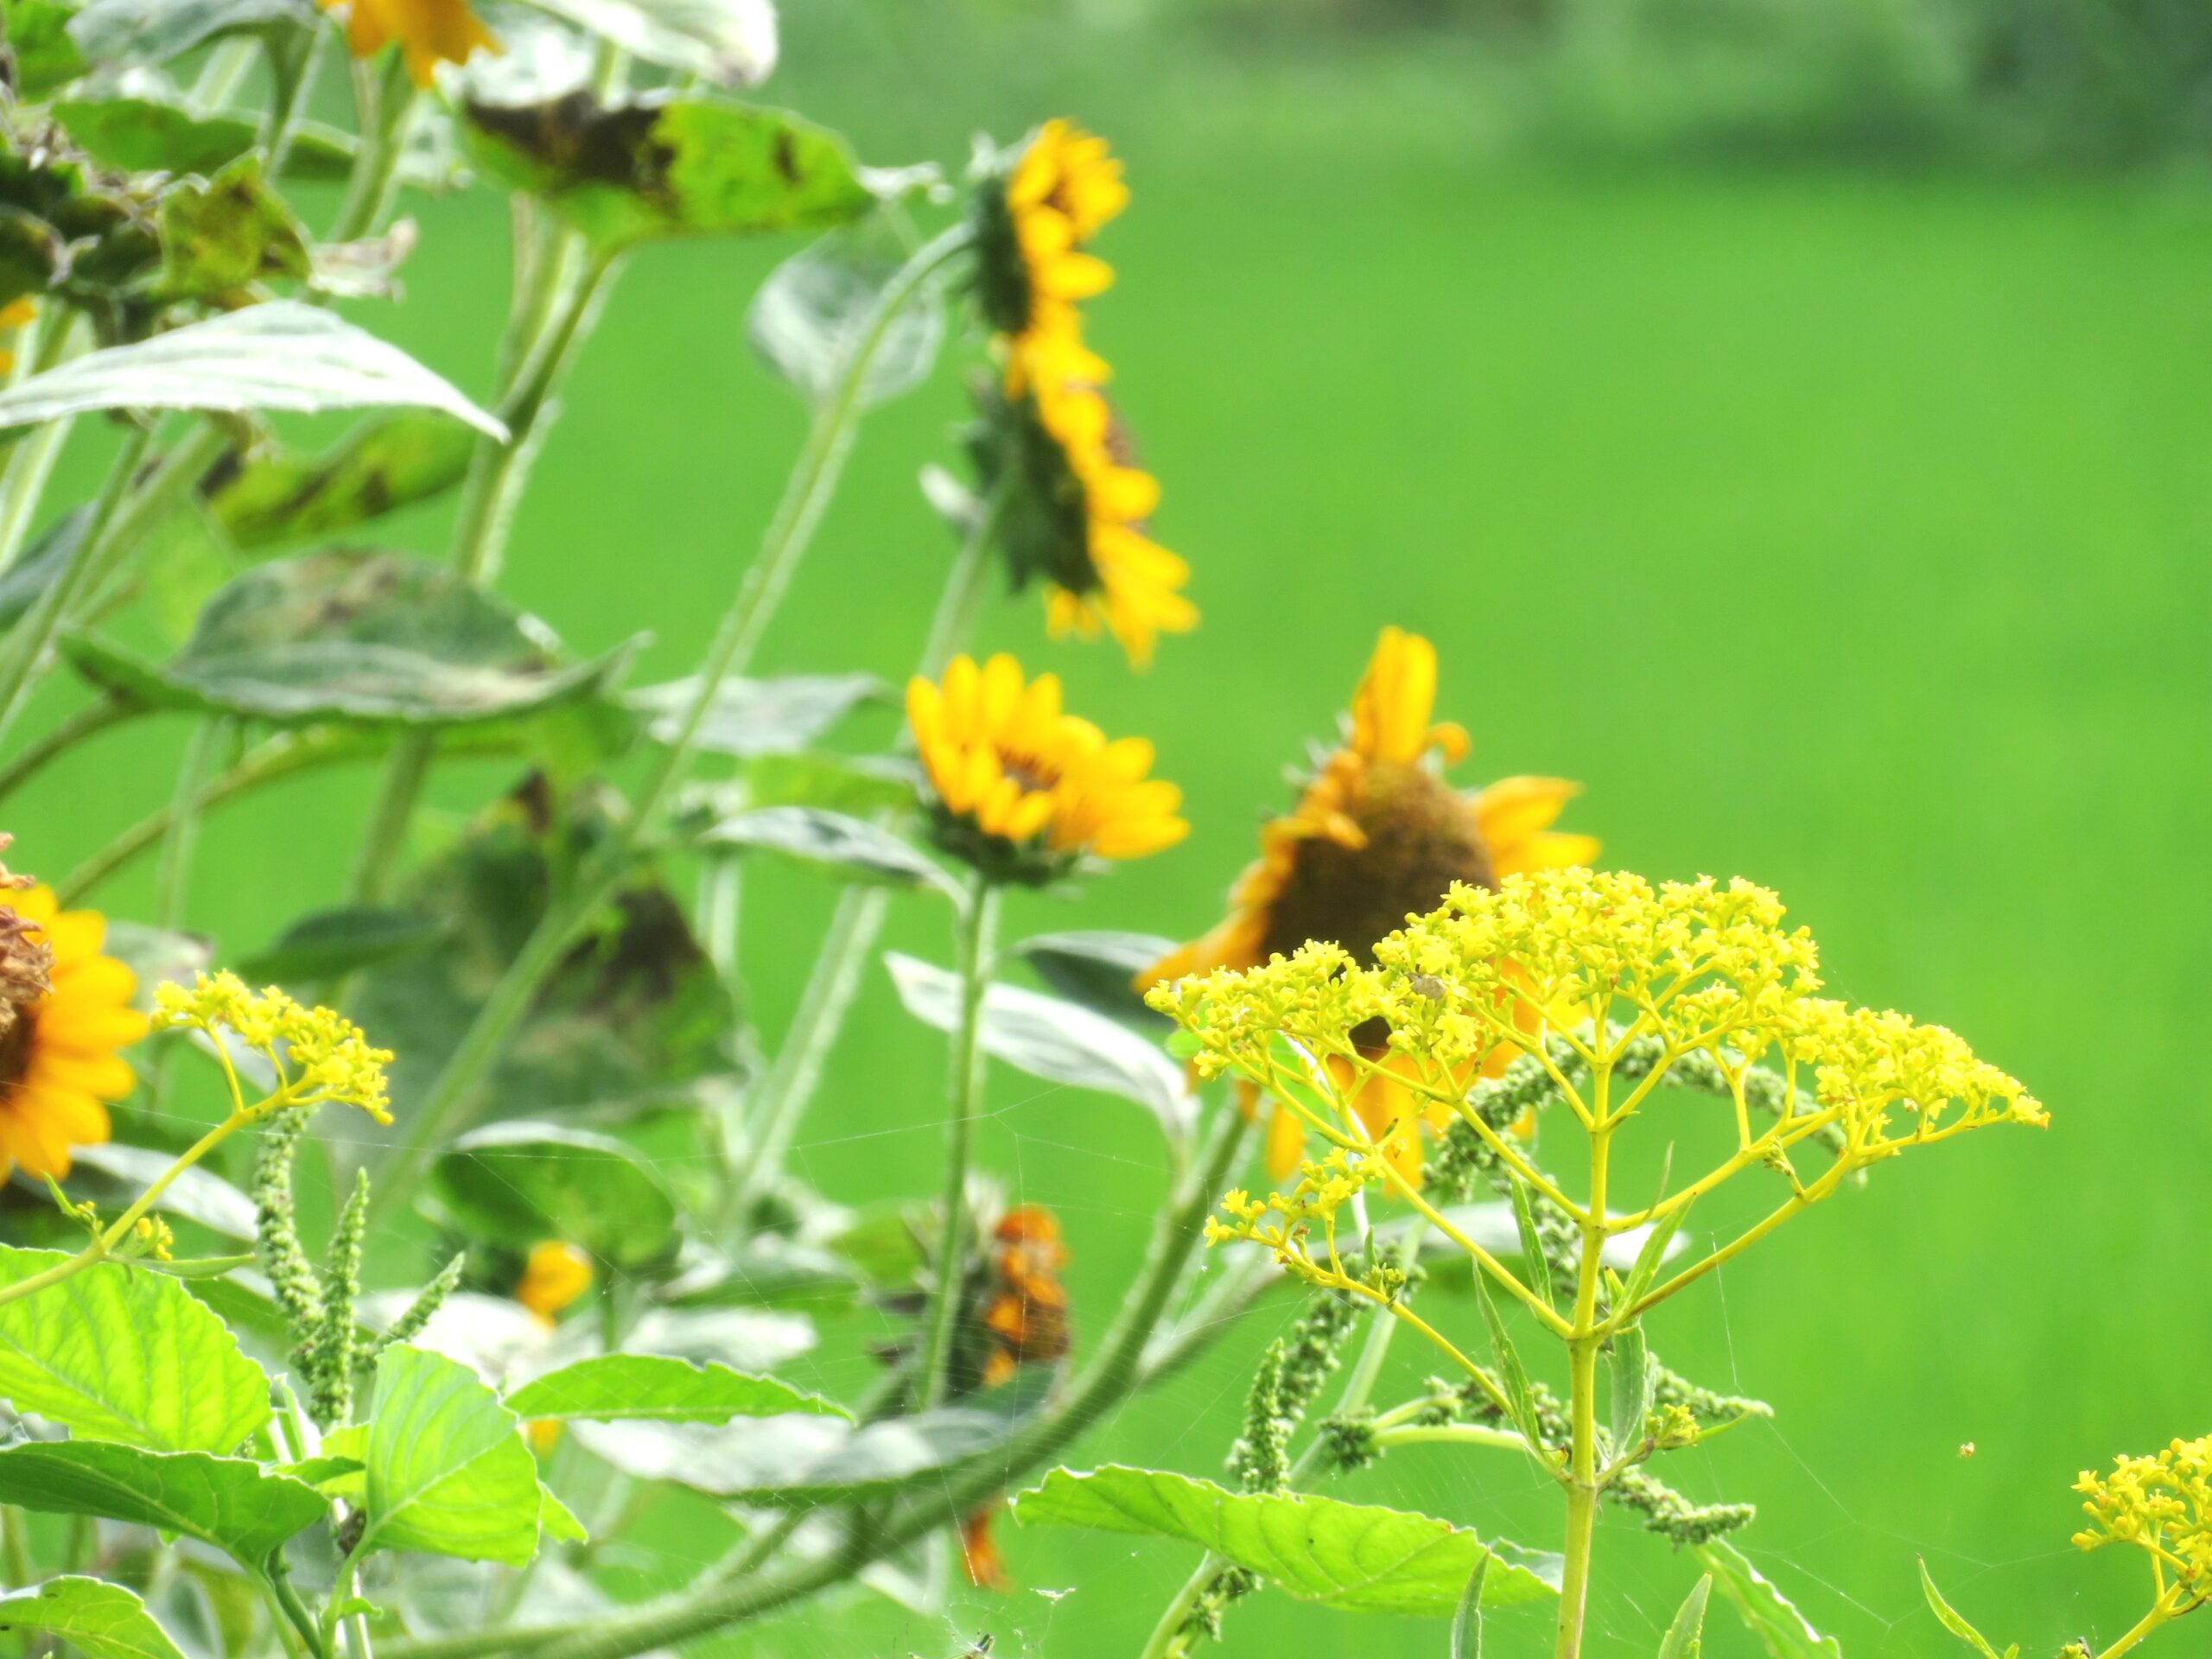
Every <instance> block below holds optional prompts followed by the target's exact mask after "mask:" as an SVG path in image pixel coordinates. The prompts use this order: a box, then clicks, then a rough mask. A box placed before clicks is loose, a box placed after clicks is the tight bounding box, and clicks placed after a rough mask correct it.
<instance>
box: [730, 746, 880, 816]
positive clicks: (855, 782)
mask: <svg viewBox="0 0 2212 1659" xmlns="http://www.w3.org/2000/svg"><path fill="white" fill-rule="evenodd" d="M920 783H921V773H920V772H918V771H917V770H916V768H915V766H914V763H913V762H912V761H911V760H906V759H905V758H904V757H901V756H898V755H870V754H822V753H813V754H763V755H758V756H755V757H754V758H753V760H748V761H747V762H746V763H745V767H744V770H743V771H742V772H741V773H740V774H739V778H738V781H737V782H736V783H735V784H734V785H725V786H724V791H723V792H724V793H725V794H726V795H727V796H728V797H734V798H735V799H734V803H733V805H732V807H731V809H730V810H743V809H746V808H758V807H766V806H810V807H820V808H822V809H823V810H826V811H830V812H843V813H847V814H849V815H852V816H855V817H858V816H860V815H862V814H871V813H877V812H888V811H898V812H904V811H908V810H912V808H913V807H914V805H915V804H916V803H917V801H918V798H919V794H920V789H919V786H920Z"/></svg>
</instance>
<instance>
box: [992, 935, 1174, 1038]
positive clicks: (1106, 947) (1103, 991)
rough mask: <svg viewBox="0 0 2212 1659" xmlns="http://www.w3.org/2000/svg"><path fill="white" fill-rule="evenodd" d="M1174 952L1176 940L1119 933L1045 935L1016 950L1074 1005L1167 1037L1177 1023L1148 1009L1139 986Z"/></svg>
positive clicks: (1039, 974) (1041, 976)
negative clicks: (1076, 1004) (1139, 983)
mask: <svg viewBox="0 0 2212 1659" xmlns="http://www.w3.org/2000/svg"><path fill="white" fill-rule="evenodd" d="M1174 948H1175V941H1174V940H1173V939H1166V938H1160V936H1159V935H1158V934H1156V933H1119V932H1073V933H1039V934H1035V935H1033V936H1032V937H1031V938H1026V939H1024V940H1022V941H1021V943H1020V944H1017V945H1015V946H1014V950H1015V951H1016V952H1017V953H1018V954H1019V955H1020V957H1022V958H1023V959H1024V960H1025V961H1027V963H1029V965H1030V966H1031V967H1033V968H1034V969H1036V970H1037V973H1038V976H1039V978H1041V979H1042V980H1043V981H1044V982H1046V984H1047V985H1049V986H1051V987H1052V988H1053V989H1054V990H1055V991H1057V992H1058V993H1059V994H1060V995H1062V996H1065V997H1066V998H1067V999H1068V1001H1071V1002H1079V1003H1081V1004H1082V1005H1083V1006H1084V1007H1086V1008H1089V1009H1090V1010H1091V1011H1092V1012H1093V1013H1094V1014H1105V1015H1107V1016H1108V1017H1109V1018H1110V1019H1115V1020H1122V1021H1123V1022H1125V1023H1127V1024H1131V1025H1135V1026H1136V1027H1140V1028H1141V1029H1146V1030H1159V1031H1162V1032H1165V1031H1166V1029H1168V1028H1169V1027H1172V1026H1173V1021H1171V1020H1169V1019H1168V1018H1167V1016H1166V1015H1165V1014H1154V1012H1153V1011H1152V1010H1151V1009H1150V1008H1148V1007H1146V1006H1145V1002H1144V995H1143V993H1142V992H1141V991H1139V990H1138V989H1137V981H1138V980H1139V978H1140V977H1141V976H1143V975H1145V974H1146V973H1147V972H1148V971H1149V970H1150V969H1151V967H1152V965H1153V964H1154V963H1156V962H1158V961H1159V960H1160V958H1161V957H1165V956H1166V954H1167V953H1168V952H1169V951H1170V950H1173V949H1174Z"/></svg>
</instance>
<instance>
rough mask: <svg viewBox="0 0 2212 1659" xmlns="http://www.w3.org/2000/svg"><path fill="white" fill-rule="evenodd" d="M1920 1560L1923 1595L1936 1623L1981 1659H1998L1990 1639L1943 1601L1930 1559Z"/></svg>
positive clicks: (1963, 1615) (1922, 1558) (1922, 1557)
mask: <svg viewBox="0 0 2212 1659" xmlns="http://www.w3.org/2000/svg"><path fill="white" fill-rule="evenodd" d="M1919 1560H1920V1589H1921V1593H1922V1594H1923V1595H1925V1596H1926V1597H1927V1598H1928V1607H1929V1611H1931V1612H1933V1613H1934V1614H1935V1615H1936V1623H1937V1624H1941V1625H1942V1627H1943V1628H1944V1629H1945V1630H1948V1631H1949V1632H1950V1633H1951V1634H1952V1635H1953V1636H1955V1637H1958V1638H1959V1640H1960V1641H1961V1642H1963V1643H1966V1644H1967V1646H1968V1647H1970V1648H1972V1649H1974V1651H1975V1652H1976V1653H1978V1654H1980V1656H1981V1659H1997V1649H1995V1648H1993V1647H1992V1646H1991V1645H1990V1644H1989V1638H1988V1637H1986V1636H1984V1635H1983V1634H1982V1633H1981V1632H1980V1630H1976V1629H1974V1626H1973V1625H1972V1624H1968V1623H1967V1618H1966V1615H1965V1614H1963V1613H1961V1612H1960V1611H1959V1610H1958V1609H1957V1608H1955V1607H1954V1606H1952V1605H1951V1604H1950V1603H1949V1602H1948V1601H1946V1600H1944V1599H1943V1592H1942V1591H1940V1590H1938V1589H1937V1588H1936V1580H1934V1579H1933V1578H1931V1577H1929V1573H1928V1558H1927V1557H1926V1556H1924V1555H1923V1556H1921V1557H1920V1558H1919Z"/></svg>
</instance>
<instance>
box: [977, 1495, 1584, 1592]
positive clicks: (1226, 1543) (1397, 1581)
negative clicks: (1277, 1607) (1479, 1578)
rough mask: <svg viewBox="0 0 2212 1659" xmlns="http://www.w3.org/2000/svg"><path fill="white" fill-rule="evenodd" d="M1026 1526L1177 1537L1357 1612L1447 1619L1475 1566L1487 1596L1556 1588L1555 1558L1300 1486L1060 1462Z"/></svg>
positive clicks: (1020, 1502)
mask: <svg viewBox="0 0 2212 1659" xmlns="http://www.w3.org/2000/svg"><path fill="white" fill-rule="evenodd" d="M1014 1518H1015V1519H1016V1520H1017V1521H1019V1522H1021V1524H1022V1525H1024V1526H1026V1527H1033V1526H1060V1527H1096V1528H1099V1529H1103V1530H1105V1531H1109V1532H1133V1533H1140V1534H1144V1535H1149V1536H1152V1537H1157V1538H1179V1539H1181V1540H1183V1541H1185V1542H1186V1543H1193V1544H1198V1545H1200V1546H1202V1547H1203V1548H1207V1549H1211V1550H1212V1551H1213V1552H1214V1553H1215V1554H1219V1555H1223V1556H1225V1557H1227V1558H1228V1559H1229V1560H1231V1561H1234V1562H1235V1563H1236V1565H1237V1566H1239V1567H1244V1568H1246V1569H1247V1570H1249V1571H1250V1572H1253V1573H1258V1574H1259V1575H1260V1576H1261V1577H1262V1578H1264V1579H1266V1580H1268V1581H1269V1582H1271V1583H1273V1584H1274V1585H1276V1586H1279V1587H1280V1588H1281V1589H1282V1590H1284V1591H1286V1592H1288V1593H1289V1594H1291V1595H1294V1596H1296V1597H1297V1598H1299V1599H1300V1600H1302V1601H1314V1602H1319V1603H1320V1604H1321V1605H1323V1606H1326V1607H1335V1608H1338V1609H1340V1610H1342V1611H1345V1612H1352V1613H1398V1614H1403V1615H1407V1616H1410V1617H1414V1618H1451V1617H1452V1614H1453V1613H1454V1612H1455V1611H1457V1610H1458V1608H1459V1599H1460V1596H1461V1595H1462V1594H1463V1593H1464V1592H1465V1589H1466V1586H1467V1580H1468V1579H1469V1578H1470V1577H1471V1575H1472V1574H1473V1573H1474V1570H1475V1567H1476V1565H1477V1563H1478V1562H1480V1561H1482V1560H1485V1559H1488V1560H1490V1561H1491V1567H1490V1571H1489V1572H1488V1573H1487V1574H1486V1575H1485V1576H1484V1584H1483V1602H1484V1605H1485V1606H1490V1607H1510V1606H1514V1605H1519V1604H1521V1603H1523V1602H1531V1601H1541V1600H1543V1599H1545V1598H1547V1597H1548V1596H1554V1595H1556V1594H1557V1593H1558V1592H1559V1586H1558V1582H1557V1577H1558V1573H1557V1568H1558V1558H1557V1557H1555V1556H1541V1555H1532V1554H1529V1553H1528V1552H1524V1551H1522V1550H1520V1549H1518V1548H1516V1547H1514V1546H1512V1545H1510V1544H1487V1545H1486V1544H1484V1542H1483V1541H1482V1540H1481V1539H1480V1538H1479V1537H1478V1536H1477V1535H1475V1533H1474V1532H1473V1531H1472V1530H1471V1529H1468V1528H1465V1527H1455V1526H1453V1525H1452V1523H1451V1522H1448V1521H1440V1520H1438V1519H1437V1518H1436V1517H1435V1516H1427V1515H1414V1514H1411V1513H1409V1512H1408V1511H1406V1510H1389V1509H1382V1508H1378V1507H1376V1506H1374V1505H1370V1504H1363V1503H1341V1502H1339V1501H1338V1500H1337V1499H1335V1498H1331V1497H1313V1496H1311V1495H1309V1494H1303V1493H1284V1494H1281V1495H1276V1494H1271V1493H1243V1492H1232V1491H1227V1490H1226V1489H1224V1488H1223V1487H1220V1486H1217V1485H1215V1484H1213V1483H1212V1482H1211V1481H1209V1480H1193V1479H1192V1478H1190V1477H1189V1476H1187V1475H1178V1474H1172V1473H1168V1472H1165V1471H1160V1470H1155V1469H1128V1468H1123V1467H1121V1466H1118V1465H1108V1466H1107V1467H1105V1468H1103V1469H1095V1470H1091V1471H1089V1472H1087V1473H1077V1472H1076V1471H1072V1470H1068V1469H1055V1470H1053V1471H1052V1472H1051V1473H1049V1474H1047V1475H1046V1477H1045V1481H1044V1484H1042V1485H1040V1486H1038V1487H1036V1488H1034V1489H1033V1490H1032V1491H1026V1492H1024V1493H1022V1494H1021V1495H1020V1497H1016V1498H1015V1499H1014Z"/></svg>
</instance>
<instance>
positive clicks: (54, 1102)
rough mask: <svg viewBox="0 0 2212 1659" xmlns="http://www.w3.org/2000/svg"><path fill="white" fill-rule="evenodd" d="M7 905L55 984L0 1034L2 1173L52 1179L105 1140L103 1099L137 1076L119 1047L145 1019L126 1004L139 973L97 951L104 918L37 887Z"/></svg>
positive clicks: (140, 1032) (137, 1034) (118, 1094)
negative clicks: (44, 956) (78, 1151)
mask: <svg viewBox="0 0 2212 1659" xmlns="http://www.w3.org/2000/svg"><path fill="white" fill-rule="evenodd" d="M5 903H6V905H7V906H8V907H9V908H10V909H12V910H13V911H14V912H16V915H17V916H18V917H20V918H22V921H23V922H24V923H25V924H27V926H26V927H25V929H24V937H25V938H28V939H30V940H32V941H33V942H35V943H37V944H43V945H44V946H45V947H46V948H47V949H48V950H50V951H51V952H52V953H53V964H52V967H51V968H50V969H48V981H49V983H50V985H51V987H52V988H51V989H49V990H48V991H47V993H46V994H45V995H43V996H41V997H40V998H38V999H37V1000H36V1001H34V1002H31V1003H30V1004H29V1005H28V1006H26V1007H23V1008H22V1010H21V1013H20V1014H19V1017H18V1018H17V1019H16V1022H15V1024H14V1025H13V1026H11V1027H9V1029H8V1030H7V1032H6V1033H5V1034H4V1035H0V1174H5V1173H7V1171H9V1170H10V1169H11V1168H16V1167H21V1168H22V1169H24V1170H26V1171H28V1172H29V1173H31V1174H33V1175H51V1176H53V1177H54V1179H57V1180H59V1179H60V1178H61V1177H63V1176H65V1175H67V1174H68V1173H69V1149H70V1148H71V1147H96V1146H99V1145H100V1144H102V1143H103V1142H104V1141H106V1140H107V1138H108V1116H107V1104H106V1103H108V1102H109V1101H115V1100H121V1099H122V1098H123V1097H124V1096H125V1095H127V1094H129V1093H130V1089H131V1085H132V1084H134V1083H136V1082H137V1075H136V1074H135V1073H134V1072H133V1071H131V1069H130V1062H129V1061H127V1060H125V1059H124V1058H123V1055H122V1052H121V1051H122V1050H124V1049H125V1048H128V1047H129V1046H130V1045H131V1044H133V1043H135V1042H137V1040H138V1039H140V1038H142V1037H143V1036H144V1035H145V1034H146V1032H147V1029H148V1024H149V1022H148V1020H147V1018H146V1016H145V1015H144V1014H141V1013H139V1012H138V1010H137V1009H136V1008H134V1007H131V1006H130V995H131V993H132V991H133V990H135V989H136V988H137V976H136V975H134V974H133V973H132V972H131V971H130V969H128V968H126V967H124V965H123V964H122V963H119V962H118V961H117V960H116V959H115V958H114V957H107V956H103V955H101V954H100V946H101V945H102V944H103V943H105V939H106V936H107V920H106V918H105V917H103V916H102V915H100V913H99V912H98V911H92V910H63V909H62V908H61V906H60V905H59V904H57V903H56V902H55V900H54V893H53V890H52V889H50V888H48V887H32V888H30V889H29V891H27V892H23V893H15V894H11V895H10V896H9V897H8V899H6V900H5Z"/></svg>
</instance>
